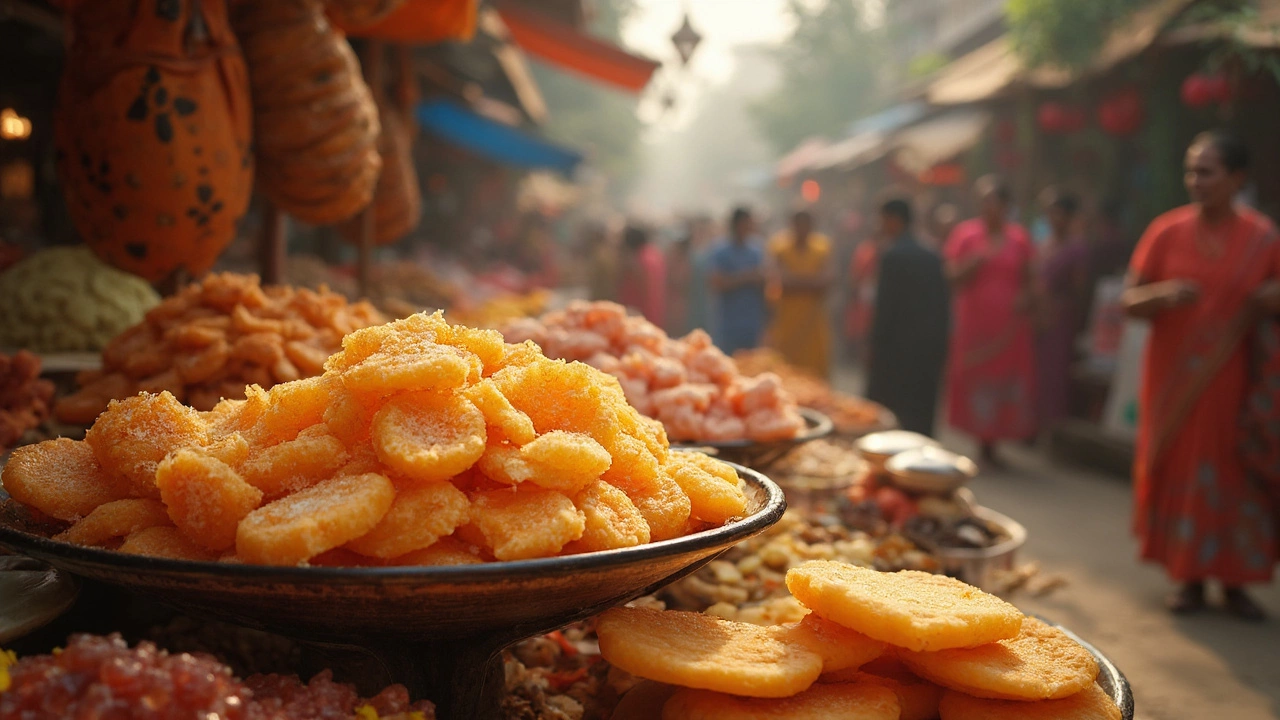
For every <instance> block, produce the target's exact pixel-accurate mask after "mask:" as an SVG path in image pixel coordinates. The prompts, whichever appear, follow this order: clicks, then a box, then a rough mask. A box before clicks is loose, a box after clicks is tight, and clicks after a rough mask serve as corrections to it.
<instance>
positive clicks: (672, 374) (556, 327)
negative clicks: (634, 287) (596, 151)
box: [503, 302, 804, 442]
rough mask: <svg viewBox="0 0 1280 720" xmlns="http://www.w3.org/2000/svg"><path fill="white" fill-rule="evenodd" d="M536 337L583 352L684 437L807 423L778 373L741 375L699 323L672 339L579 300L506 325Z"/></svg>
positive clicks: (772, 435)
mask: <svg viewBox="0 0 1280 720" xmlns="http://www.w3.org/2000/svg"><path fill="white" fill-rule="evenodd" d="M503 332H504V334H506V335H507V337H508V338H509V339H516V340H532V341H534V342H535V343H537V344H538V345H539V346H540V347H541V348H542V349H543V350H544V351H545V352H546V353H547V355H548V356H550V357H562V358H565V359H567V360H581V361H584V362H586V363H587V364H589V365H593V366H595V367H597V368H600V369H601V370H604V371H605V372H607V373H609V374H610V375H613V376H615V377H617V378H618V382H619V383H621V384H622V389H623V391H624V392H626V394H627V400H628V401H630V402H631V404H632V405H634V406H635V407H636V409H637V410H639V411H640V412H642V413H644V414H645V415H648V416H649V417H653V418H657V419H658V420H660V421H662V424H663V425H664V426H666V429H667V435H668V436H670V437H671V439H672V440H675V441H679V442H726V441H733V440H743V439H748V440H757V441H762V442H767V441H771V440H783V439H787V438H792V437H795V436H796V434H798V433H799V432H800V431H801V430H803V429H804V419H803V418H802V417H800V415H799V414H798V413H797V412H796V402H795V400H794V398H792V396H791V395H790V394H789V393H788V392H787V391H786V390H785V389H784V388H783V386H782V384H781V381H780V380H779V378H778V376H776V375H773V374H764V375H761V376H759V377H755V378H747V377H744V376H743V375H742V374H740V373H739V371H738V366H737V365H735V364H734V362H733V360H732V359H730V358H729V357H728V356H726V355H725V354H724V353H722V352H720V350H719V349H718V348H716V347H715V346H714V345H712V344H711V338H710V337H709V336H708V335H707V334H706V333H705V332H703V331H701V330H695V331H693V332H692V333H690V334H689V335H688V336H687V337H684V338H681V339H679V340H673V339H672V338H670V337H668V336H667V334H666V333H665V332H663V331H662V329H661V328H659V327H658V326H656V325H654V324H653V323H651V322H649V321H647V320H645V319H644V318H641V317H628V316H627V312H626V309H625V308H623V307H622V306H621V305H617V304H615V303H608V302H595V303H585V302H575V303H573V304H571V305H570V306H569V307H568V308H567V309H565V310H564V311H559V312H552V313H548V314H546V315H544V316H542V318H541V319H540V320H532V319H528V320H522V321H516V322H513V323H510V324H508V325H507V326H506V327H505V328H504V329H503Z"/></svg>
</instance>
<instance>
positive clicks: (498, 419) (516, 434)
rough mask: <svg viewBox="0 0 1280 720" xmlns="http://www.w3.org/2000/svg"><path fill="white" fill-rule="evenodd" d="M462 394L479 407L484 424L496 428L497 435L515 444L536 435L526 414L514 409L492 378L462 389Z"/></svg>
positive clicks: (530, 440) (529, 439) (530, 439)
mask: <svg viewBox="0 0 1280 720" xmlns="http://www.w3.org/2000/svg"><path fill="white" fill-rule="evenodd" d="M463 395H464V396H466V398H467V399H468V400H470V401H471V403H472V404H473V405H475V406H476V407H477V408H479V409H480V412H481V413H483V414H484V421H485V424H487V425H488V426H489V428H490V429H491V430H497V431H498V433H497V436H499V437H501V438H503V439H505V440H507V441H509V442H511V443H514V444H515V445H524V444H525V443H528V442H532V441H533V439H534V438H535V437H537V432H536V431H534V429H533V421H532V420H530V419H529V416H528V415H525V414H524V413H522V412H520V411H519V410H517V409H515V406H513V405H512V404H511V401H510V400H508V399H507V397H506V396H505V395H503V394H502V391H500V390H499V389H498V386H497V385H495V384H494V383H493V381H492V380H490V379H488V378H486V379H484V380H481V381H480V382H478V383H476V384H475V385H472V386H470V387H468V388H467V389H466V390H464V391H463Z"/></svg>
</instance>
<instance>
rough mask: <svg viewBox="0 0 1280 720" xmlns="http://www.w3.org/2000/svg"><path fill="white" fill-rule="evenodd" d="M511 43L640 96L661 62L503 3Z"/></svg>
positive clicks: (501, 5) (500, 6)
mask: <svg viewBox="0 0 1280 720" xmlns="http://www.w3.org/2000/svg"><path fill="white" fill-rule="evenodd" d="M498 12H499V13H501V15H502V19H503V21H505V22H506V24H507V30H508V31H509V32H510V34H511V40H512V41H513V42H515V43H516V44H517V45H519V46H520V47H521V48H522V49H523V50H524V51H525V52H527V53H529V54H530V55H533V56H534V57H537V58H539V59H541V60H544V61H546V62H548V63H550V64H552V65H555V66H557V67H559V68H562V69H565V70H569V71H571V72H574V73H578V74H579V75H584V76H586V77H588V78H590V79H592V80H597V81H599V82H602V83H605V84H607V85H610V86H613V87H616V88H619V89H622V90H626V91H628V92H633V93H638V92H640V91H641V90H643V89H644V86H645V85H648V84H649V78H651V77H653V73H654V71H655V70H657V69H658V66H659V63H656V62H654V61H653V60H650V59H648V58H645V57H641V56H639V55H633V54H632V53H629V52H626V51H625V50H622V49H621V48H619V47H617V46H616V45H611V44H610V43H607V42H605V41H603V40H600V39H598V38H595V37H592V36H591V35H589V34H587V33H584V32H582V31H580V30H578V29H577V28H575V27H573V26H571V25H567V24H565V23H562V22H559V21H557V20H555V19H553V18H550V17H547V16H546V15H544V14H542V13H540V12H538V11H537V10H531V9H529V8H527V7H524V6H523V5H516V4H514V3H509V2H508V3H500V4H499V5H498Z"/></svg>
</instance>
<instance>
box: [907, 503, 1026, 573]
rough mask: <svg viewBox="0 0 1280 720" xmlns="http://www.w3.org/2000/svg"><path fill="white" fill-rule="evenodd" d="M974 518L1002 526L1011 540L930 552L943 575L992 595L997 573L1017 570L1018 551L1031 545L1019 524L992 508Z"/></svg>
mask: <svg viewBox="0 0 1280 720" xmlns="http://www.w3.org/2000/svg"><path fill="white" fill-rule="evenodd" d="M974 515H975V516H977V517H978V518H981V519H982V520H985V521H987V522H989V523H992V524H995V525H998V526H999V527H1000V528H1001V529H1003V530H1004V531H1005V533H1006V534H1008V536H1009V539H1008V540H1005V541H1004V542H1001V543H999V544H997V545H993V546H991V547H988V548H945V547H938V548H930V549H931V550H932V552H933V554H934V555H935V556H936V557H937V558H938V562H939V563H941V565H942V568H941V570H940V572H942V573H943V574H945V575H950V576H951V577H954V578H956V579H958V580H963V581H964V582H967V583H969V584H970V585H974V586H976V587H979V588H982V589H983V590H986V591H988V592H992V591H993V590H994V588H995V583H994V576H995V573H996V572H998V571H1002V570H1012V569H1013V568H1014V562H1015V561H1016V560H1017V554H1018V550H1020V549H1022V546H1023V545H1025V544H1026V542H1027V529H1026V528H1025V527H1023V526H1022V523H1020V522H1018V521H1017V520H1014V519H1013V518H1011V517H1009V516H1007V515H1004V514H1002V513H998V512H996V511H995V510H992V509H990V508H985V507H977V508H974Z"/></svg>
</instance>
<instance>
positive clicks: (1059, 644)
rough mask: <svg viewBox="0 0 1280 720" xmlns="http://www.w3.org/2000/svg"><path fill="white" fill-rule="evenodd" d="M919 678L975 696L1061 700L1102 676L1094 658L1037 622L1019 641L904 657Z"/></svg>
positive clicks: (1027, 622)
mask: <svg viewBox="0 0 1280 720" xmlns="http://www.w3.org/2000/svg"><path fill="white" fill-rule="evenodd" d="M899 657H900V658H901V659H902V662H904V663H905V664H906V665H907V667H909V668H911V670H912V671H913V672H915V673H916V674H917V675H919V676H921V677H924V678H928V679H929V680H932V681H934V682H936V683H938V684H939V685H942V686H944V687H948V688H951V689H952V690H959V691H960V692H962V693H965V694H967V695H972V696H974V697H983V698H991V699H993V700H1058V699H1061V698H1064V697H1067V696H1069V695H1075V694H1076V693H1078V692H1080V691H1082V690H1084V689H1085V688H1087V687H1089V686H1090V685H1092V684H1093V681H1094V680H1095V679H1096V678H1097V677H1098V663H1097V661H1096V660H1094V658H1093V655H1091V654H1090V653H1089V651H1088V650H1085V649H1084V648H1083V647H1081V646H1080V644H1079V643H1077V642H1076V641H1075V640H1072V639H1071V638H1069V637H1067V635H1066V633H1064V632H1062V631H1061V630H1059V629H1058V628H1055V627H1053V626H1051V625H1047V624H1045V623H1044V622H1041V621H1040V620H1037V619H1035V618H1030V617H1029V618H1026V619H1024V620H1023V621H1022V630H1021V631H1020V632H1019V633H1018V636H1017V637H1015V638H1012V639H1009V640H1001V641H999V642H995V643H991V644H990V645H983V646H981V647H975V648H968V649H963V648H962V649H955V650H941V651H938V652H921V653H915V652H902V653H899Z"/></svg>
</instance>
